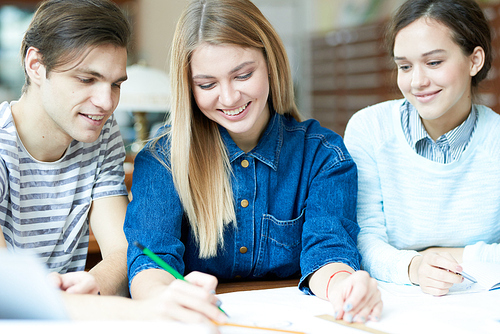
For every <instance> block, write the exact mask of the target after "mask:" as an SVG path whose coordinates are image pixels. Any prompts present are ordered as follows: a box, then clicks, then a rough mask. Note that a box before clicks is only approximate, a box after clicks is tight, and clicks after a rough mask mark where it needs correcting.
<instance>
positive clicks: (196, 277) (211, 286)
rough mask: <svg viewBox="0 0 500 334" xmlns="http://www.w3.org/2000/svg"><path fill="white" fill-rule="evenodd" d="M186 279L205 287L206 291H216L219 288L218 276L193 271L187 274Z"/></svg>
mask: <svg viewBox="0 0 500 334" xmlns="http://www.w3.org/2000/svg"><path fill="white" fill-rule="evenodd" d="M185 278H186V280H187V281H188V282H190V283H192V284H195V285H197V286H199V287H202V288H204V289H205V290H206V291H215V289H216V288H217V283H218V282H217V277H215V276H212V275H208V274H205V273H201V272H199V271H193V272H191V273H189V274H188V275H186V277H185Z"/></svg>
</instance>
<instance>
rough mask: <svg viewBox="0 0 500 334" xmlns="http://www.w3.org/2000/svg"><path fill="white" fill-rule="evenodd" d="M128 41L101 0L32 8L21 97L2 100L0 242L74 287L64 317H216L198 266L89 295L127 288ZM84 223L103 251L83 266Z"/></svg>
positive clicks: (208, 280)
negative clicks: (156, 288) (167, 284)
mask: <svg viewBox="0 0 500 334" xmlns="http://www.w3.org/2000/svg"><path fill="white" fill-rule="evenodd" d="M129 40H130V26H129V23H128V22H127V19H126V18H125V16H124V15H123V13H122V12H121V11H120V9H119V8H118V7H117V6H116V5H115V4H113V3H112V2H111V1H110V0H47V1H45V2H43V3H42V4H41V5H40V7H39V8H38V10H37V12H36V13H35V16H34V18H33V20H32V22H31V25H30V26H29V28H28V30H27V32H26V35H25V37H24V40H23V44H22V49H21V54H22V59H23V65H24V69H25V74H26V84H25V86H24V88H23V94H22V96H21V98H20V100H19V101H17V102H10V103H8V102H4V103H2V104H0V196H1V197H0V227H1V229H2V232H3V233H0V247H2V246H3V247H7V248H8V249H11V250H15V251H16V250H20V249H22V250H29V251H31V252H33V253H36V254H37V255H38V256H39V257H41V258H42V259H43V260H44V261H45V262H46V263H47V266H48V268H49V269H50V270H51V271H53V272H54V277H53V278H54V280H55V281H56V283H57V284H58V285H59V287H60V288H61V289H62V290H65V291H67V292H72V293H64V294H63V297H64V300H65V302H66V306H67V309H68V313H69V315H70V316H71V318H73V319H139V320H146V319H162V320H165V319H173V320H180V321H185V322H205V323H207V324H210V322H209V321H208V319H217V320H218V321H219V322H224V321H225V320H226V316H225V315H224V314H223V313H221V312H220V311H219V309H218V308H217V302H218V300H217V298H216V297H215V296H214V294H213V293H211V291H215V287H216V285H217V279H216V278H215V277H213V276H210V275H206V274H202V273H196V272H195V273H191V274H189V275H187V276H186V279H187V280H188V281H189V282H190V283H191V284H189V283H187V282H184V281H180V280H178V282H176V284H171V288H170V289H169V290H166V291H164V292H163V293H161V294H158V295H156V296H155V297H153V298H150V299H145V300H138V301H134V300H131V299H129V298H122V297H118V296H106V297H104V296H95V295H90V294H96V293H97V292H100V293H101V294H106V295H115V294H118V295H128V285H127V272H126V269H127V263H126V251H127V241H126V239H125V235H124V233H123V221H124V217H125V211H126V208H127V204H128V199H127V190H126V188H125V185H124V172H123V160H124V157H125V150H124V148H123V142H122V139H121V136H120V132H119V130H118V126H117V124H116V122H115V120H114V118H113V117H112V113H113V111H114V110H115V107H116V106H117V104H118V99H119V97H120V85H121V83H122V82H123V81H125V80H126V79H127V75H126V65H127V46H128V43H129ZM89 223H90V225H91V226H92V230H93V232H94V235H95V237H96V239H97V242H98V243H99V246H100V248H101V252H102V255H103V260H102V261H101V262H100V263H99V264H98V265H96V266H95V267H94V268H92V269H91V270H90V273H86V272H84V271H83V269H84V268H85V262H86V255H87V248H88V240H89V237H88V236H89ZM0 268H1V265H0Z"/></svg>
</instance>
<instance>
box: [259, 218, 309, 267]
mask: <svg viewBox="0 0 500 334" xmlns="http://www.w3.org/2000/svg"><path fill="white" fill-rule="evenodd" d="M304 212H305V210H302V212H301V213H300V216H299V217H297V218H295V219H292V220H278V219H276V218H275V217H274V216H272V215H269V214H265V215H264V216H263V217H262V233H261V238H260V244H259V253H258V257H257V263H256V266H255V271H254V274H255V276H257V277H262V276H265V275H266V274H274V275H276V276H279V277H288V276H291V275H293V274H295V273H297V272H299V271H300V252H301V250H302V227H303V225H304V217H305V213H304Z"/></svg>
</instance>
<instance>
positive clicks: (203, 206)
mask: <svg viewBox="0 0 500 334" xmlns="http://www.w3.org/2000/svg"><path fill="white" fill-rule="evenodd" d="M202 43H209V44H216V45H237V46H241V47H244V48H257V49H259V50H262V52H263V54H264V57H265V59H266V61H267V66H268V70H269V83H270V96H269V103H270V105H271V106H272V109H274V110H275V111H276V112H277V113H279V114H291V116H292V117H294V118H295V119H297V120H300V114H299V112H298V110H297V107H296V104H295V101H294V92H293V82H292V76H291V72H290V66H289V63H288V58H287V55H286V52H285V48H284V46H283V43H282V42H281V39H280V38H279V36H278V34H277V33H276V32H275V30H274V29H273V27H272V26H271V24H270V23H269V22H268V21H267V19H266V18H265V17H264V15H262V13H261V12H260V11H259V9H258V8H257V7H256V6H255V5H254V4H252V3H251V2H250V1H247V0H196V1H192V2H191V3H189V5H188V6H187V7H186V9H185V10H184V12H183V14H182V16H181V18H180V19H179V22H178V23H177V27H176V31H175V34H174V39H173V44H172V50H171V61H170V76H171V80H172V107H171V110H170V118H169V122H170V125H171V127H170V129H169V131H167V132H165V133H164V134H163V135H162V136H160V137H158V138H155V139H154V140H153V142H152V144H153V145H151V147H153V149H154V147H155V146H156V143H157V142H158V140H159V139H161V138H162V137H164V136H168V140H169V141H170V151H167V152H165V154H166V155H167V157H169V158H170V170H171V172H172V176H173V180H174V184H175V187H176V189H177V192H178V194H179V197H180V200H181V202H182V205H183V208H184V211H185V214H186V216H187V218H188V220H189V224H190V226H191V229H192V231H193V235H194V237H195V240H196V242H197V244H198V245H199V256H200V257H201V258H210V257H213V256H216V255H217V251H218V248H219V247H223V246H224V238H223V236H224V228H225V227H226V225H229V224H231V223H232V224H235V227H236V214H235V208H234V198H233V191H232V188H231V174H232V171H231V166H230V162H229V157H228V154H227V150H226V147H225V145H224V143H223V141H222V138H221V135H220V133H219V129H218V125H217V123H215V122H213V121H211V120H209V119H208V118H207V117H205V115H203V113H202V112H201V111H200V110H199V108H198V107H197V105H196V103H195V101H194V97H193V93H192V88H191V82H192V80H191V77H192V75H191V67H190V60H191V56H192V53H193V52H194V50H195V49H196V48H197V47H198V46H199V45H200V44H202ZM158 158H159V159H160V161H162V160H161V158H160V157H158ZM164 166H165V167H166V168H169V167H168V166H167V165H166V164H165V163H164Z"/></svg>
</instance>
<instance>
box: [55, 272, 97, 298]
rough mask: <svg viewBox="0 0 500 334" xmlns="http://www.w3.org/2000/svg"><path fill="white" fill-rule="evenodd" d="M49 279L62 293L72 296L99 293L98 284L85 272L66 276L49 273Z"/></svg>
mask: <svg viewBox="0 0 500 334" xmlns="http://www.w3.org/2000/svg"><path fill="white" fill-rule="evenodd" d="M49 279H50V280H51V281H52V282H53V283H54V284H55V285H56V286H57V287H58V288H59V289H61V290H62V291H66V292H67V293H72V294H90V295H97V294H98V293H99V284H98V283H97V281H96V279H95V277H94V276H93V275H92V274H90V273H88V272H86V271H77V272H71V273H66V274H59V273H50V274H49Z"/></svg>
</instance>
